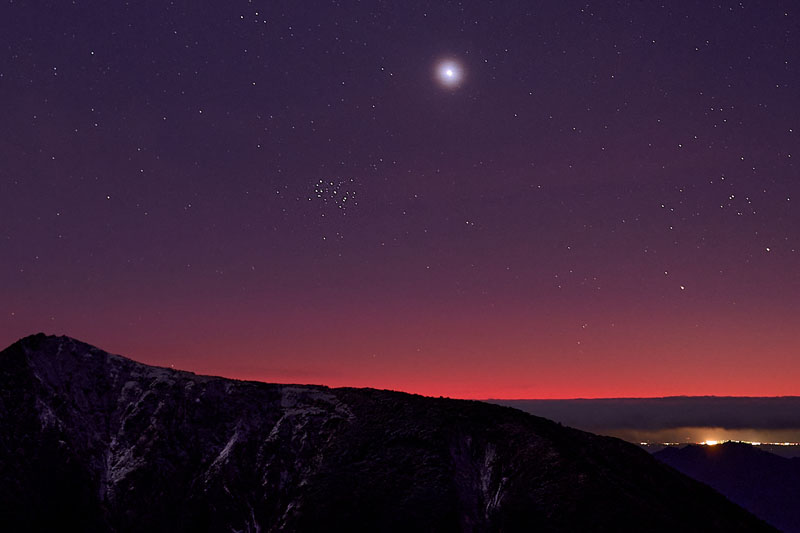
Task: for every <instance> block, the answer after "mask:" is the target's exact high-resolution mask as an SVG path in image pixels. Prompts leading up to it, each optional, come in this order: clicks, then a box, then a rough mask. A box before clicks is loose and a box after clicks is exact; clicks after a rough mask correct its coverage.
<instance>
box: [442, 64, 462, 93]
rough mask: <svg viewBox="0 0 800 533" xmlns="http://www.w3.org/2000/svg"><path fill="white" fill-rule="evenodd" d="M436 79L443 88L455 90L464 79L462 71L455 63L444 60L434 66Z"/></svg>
mask: <svg viewBox="0 0 800 533" xmlns="http://www.w3.org/2000/svg"><path fill="white" fill-rule="evenodd" d="M436 78H437V80H438V81H439V83H440V84H442V85H443V86H445V87H451V88H455V87H458V86H459V85H460V84H461V81H462V80H463V79H464V70H463V69H462V68H461V65H459V64H458V63H457V62H456V61H454V60H452V59H446V60H444V61H441V62H439V64H438V65H437V66H436Z"/></svg>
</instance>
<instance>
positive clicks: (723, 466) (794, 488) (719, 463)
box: [654, 442, 800, 533]
mask: <svg viewBox="0 0 800 533" xmlns="http://www.w3.org/2000/svg"><path fill="white" fill-rule="evenodd" d="M654 455H655V457H656V458H658V459H659V460H661V461H663V462H665V463H666V464H668V465H670V466H672V467H673V468H675V469H677V470H679V471H681V472H683V473H684V474H686V475H688V476H691V477H693V478H694V479H697V480H699V481H702V482H703V483H707V484H708V485H710V486H712V487H713V488H715V489H716V490H718V491H719V492H721V493H722V494H724V495H725V496H727V497H728V498H730V499H731V501H733V502H736V503H738V504H739V505H741V506H742V507H744V508H745V509H748V510H749V511H751V512H752V513H753V514H755V515H757V516H759V517H761V518H763V519H764V520H766V521H767V522H769V523H770V524H772V525H774V526H776V527H778V528H779V529H780V530H781V531H784V532H785V533H800V458H797V457H795V458H792V459H789V458H786V457H780V456H777V455H775V454H772V453H768V452H765V451H762V450H759V449H758V448H756V447H755V446H751V445H750V444H744V443H737V442H726V443H723V444H717V445H716V446H697V445H690V446H685V447H683V448H672V447H670V448H665V449H663V450H661V451H660V452H657V453H656V454H654Z"/></svg>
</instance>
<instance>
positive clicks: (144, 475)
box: [0, 334, 772, 532]
mask: <svg viewBox="0 0 800 533" xmlns="http://www.w3.org/2000/svg"><path fill="white" fill-rule="evenodd" d="M0 524H2V527H3V528H4V529H5V530H7V531H120V532H122V531H148V532H156V531H637V532H640V531H703V532H706V531H772V529H771V528H770V527H769V526H767V525H766V524H764V523H763V522H761V521H759V520H758V519H757V518H755V517H754V516H752V515H751V514H749V513H747V512H746V511H745V510H743V509H741V508H740V507H738V506H736V505H734V504H732V503H731V502H729V501H728V500H726V499H725V498H724V497H723V496H721V495H720V494H718V493H717V492H715V491H713V490H712V489H711V488H709V487H707V486H705V485H702V484H700V483H698V482H696V481H694V480H691V479H689V478H688V477H686V476H684V475H682V474H679V473H678V472H676V471H675V470H673V469H672V468H670V467H668V466H666V465H664V464H662V463H660V462H658V461H657V460H655V459H653V458H652V457H651V456H650V455H649V454H648V453H647V452H645V451H643V450H640V449H639V448H637V447H636V446H633V445H630V444H627V443H625V442H623V441H620V440H617V439H613V438H609V437H599V436H595V435H592V434H589V433H584V432H582V431H578V430H574V429H570V428H566V427H562V426H560V425H558V424H556V423H554V422H551V421H548V420H545V419H542V418H538V417H535V416H532V415H529V414H526V413H523V412H521V411H518V410H515V409H511V408H507V407H501V406H497V405H490V404H486V403H482V402H475V401H463V400H449V399H434V398H425V397H421V396H415V395H409V394H403V393H397V392H390V391H380V390H372V389H328V388H325V387H320V386H296V385H275V384H267V383H257V382H245V381H235V380H230V379H223V378H216V377H208V376H197V375H195V374H192V373H189V372H180V371H176V370H170V369H165V368H156V367H151V366H147V365H143V364H139V363H136V362H134V361H131V360H129V359H125V358H123V357H119V356H115V355H110V354H108V353H106V352H103V351H101V350H99V349H97V348H94V347H92V346H89V345H87V344H83V343H81V342H78V341H76V340H73V339H70V338H67V337H47V336H45V335H43V334H39V335H35V336H31V337H28V338H25V339H23V340H21V341H19V342H17V343H15V344H13V345H12V346H10V347H9V348H7V349H6V350H4V351H2V352H0Z"/></svg>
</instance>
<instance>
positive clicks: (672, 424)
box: [489, 396, 800, 431]
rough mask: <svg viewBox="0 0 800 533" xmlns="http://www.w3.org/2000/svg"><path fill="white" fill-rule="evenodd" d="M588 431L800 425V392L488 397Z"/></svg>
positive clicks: (781, 427) (494, 401)
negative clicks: (769, 395)
mask: <svg viewBox="0 0 800 533" xmlns="http://www.w3.org/2000/svg"><path fill="white" fill-rule="evenodd" d="M489 402H490V403H496V404H499V405H506V406H509V407H515V408H517V409H520V410H522V411H526V412H528V413H531V414H534V415H537V416H541V417H544V418H549V419H550V420H555V421H557V422H561V423H562V424H564V425H567V426H573V427H577V428H581V429H585V430H587V431H593V430H595V431H597V430H602V429H606V428H620V429H642V430H658V429H665V428H682V427H701V426H705V427H721V428H728V429H744V428H755V429H797V428H800V397H799V396H784V397H775V398H744V397H724V396H674V397H668V398H620V399H602V400H489Z"/></svg>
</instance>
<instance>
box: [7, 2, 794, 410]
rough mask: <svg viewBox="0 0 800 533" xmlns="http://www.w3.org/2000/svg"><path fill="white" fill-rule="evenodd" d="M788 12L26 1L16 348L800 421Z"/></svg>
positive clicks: (17, 162)
mask: <svg viewBox="0 0 800 533" xmlns="http://www.w3.org/2000/svg"><path fill="white" fill-rule="evenodd" d="M797 8H798V6H797V4H796V2H741V3H740V2H717V3H711V2H703V1H698V2H668V3H665V5H664V6H659V5H657V4H655V3H653V2H613V3H612V2H599V3H597V4H593V3H589V4H587V3H586V2H585V1H584V2H570V1H565V2H546V3H533V2H511V1H509V2H488V1H474V2H460V3H457V2H444V1H436V2H377V1H376V2H347V1H343V2H305V1H304V2H266V1H258V0H252V1H247V0H231V1H219V2H166V1H144V2H120V1H108V0H106V1H83V0H74V1H72V2H67V1H58V2H45V1H41V2H26V1H18V0H12V1H9V0H6V1H5V2H4V3H3V4H2V6H0V30H1V31H0V45H1V46H0V53H1V54H2V55H0V102H2V105H0V156H1V157H2V164H1V165H0V344H3V345H6V344H9V343H11V342H13V341H14V340H16V339H17V338H18V337H21V336H24V335H27V334H29V333H33V332H36V331H46V332H49V333H65V334H69V335H72V336H74V337H78V338H81V339H82V340H84V341H87V342H90V343H93V344H97V345H99V346H100V347H102V348H105V349H108V350H111V351H115V352H117V353H123V354H125V355H129V356H131V357H134V358H136V359H139V360H142V361H145V362H149V363H155V364H161V365H169V364H174V365H175V366H176V367H182V368H186V369H189V370H195V371H198V372H210V373H216V374H223V375H227V376H232V377H241V378H253V379H263V380H268V381H295V382H297V381H299V382H316V383H324V384H329V385H356V386H374V387H385V388H395V389H401V390H408V391H413V392H421V393H425V394H433V395H439V394H443V395H452V396H462V397H488V396H492V397H575V396H584V397H602V396H658V395H666V394H729V395H742V394H750V395H776V394H791V393H797V392H798V388H797V383H800V358H799V357H797V356H798V354H799V353H800V334H798V331H797V326H798V318H799V317H800V254H799V253H798V246H800V243H799V242H798V238H799V234H800V216H798V207H797V204H798V202H800V176H798V169H797V165H796V164H795V161H796V160H797V159H798V158H800V144H799V142H798V140H799V139H800V137H799V136H798V135H799V134H800V104H798V102H800V38H799V37H800V36H799V35H798V32H800V19H799V18H798V17H800V11H798V9H797ZM443 59H452V60H455V61H456V62H457V63H458V64H459V65H460V66H461V68H462V69H463V72H464V78H463V80H462V82H461V83H460V85H458V86H457V87H445V86H443V85H442V84H441V83H440V82H439V81H438V80H437V79H436V76H435V69H436V66H437V65H438V64H439V62H440V61H441V60H443ZM344 198H346V200H345V199H344Z"/></svg>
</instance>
